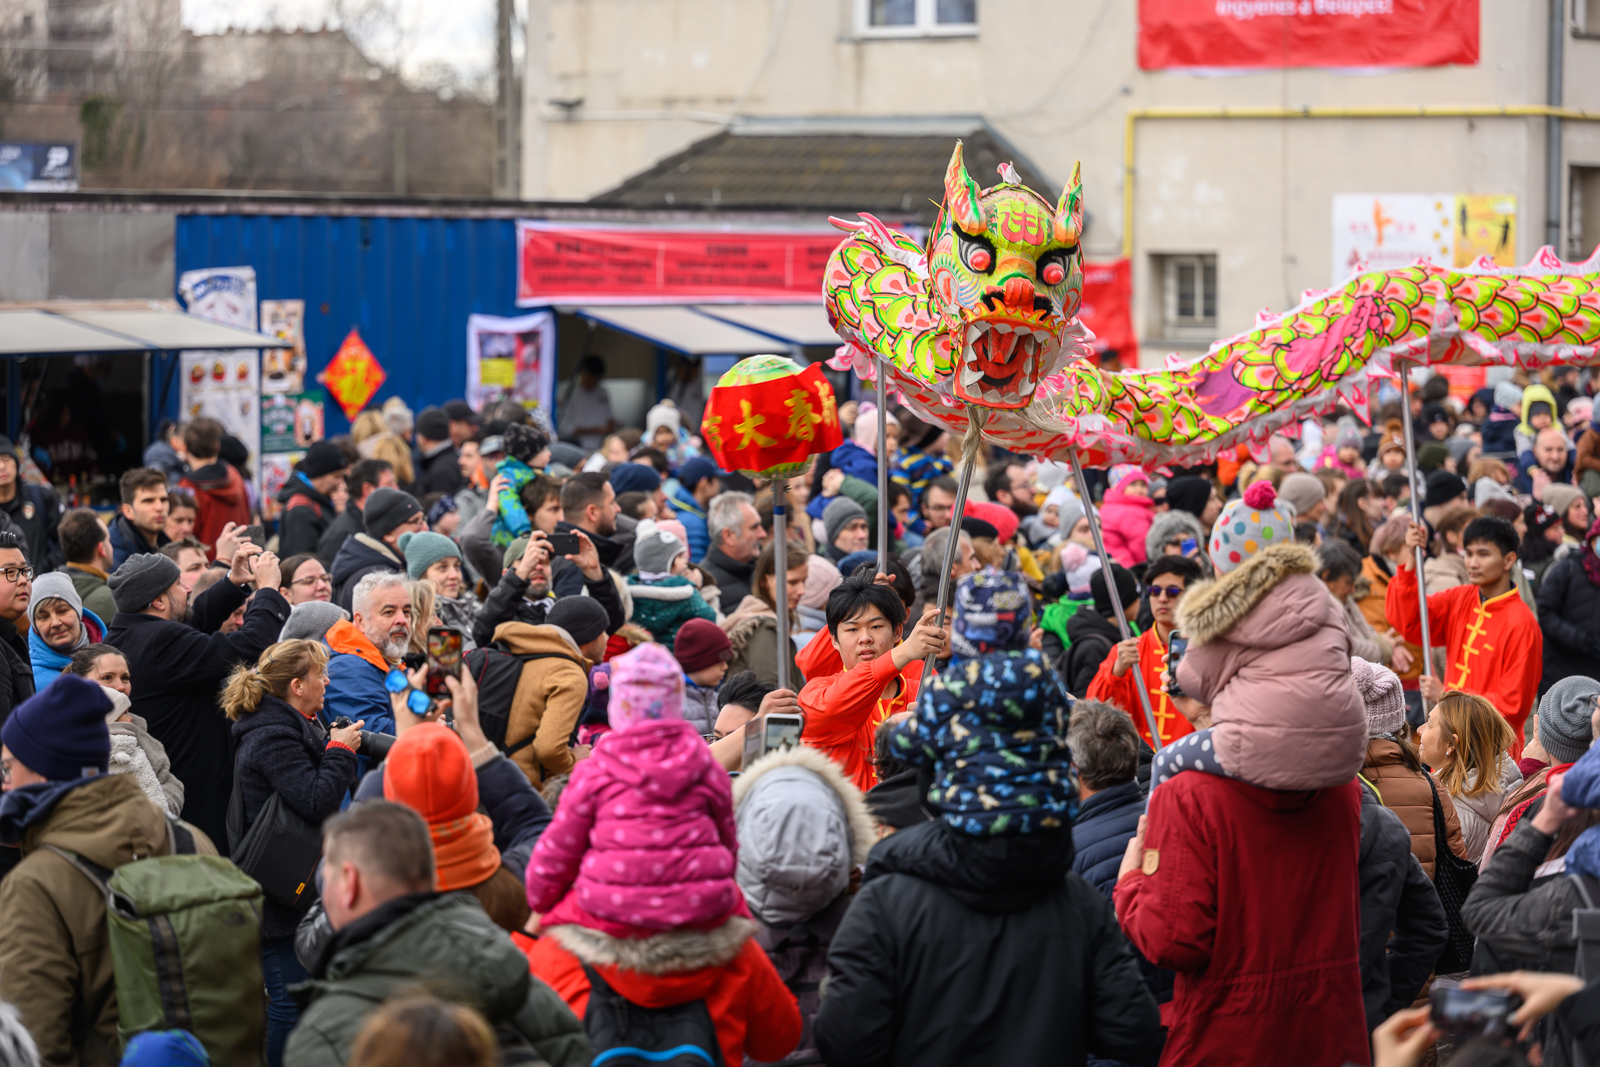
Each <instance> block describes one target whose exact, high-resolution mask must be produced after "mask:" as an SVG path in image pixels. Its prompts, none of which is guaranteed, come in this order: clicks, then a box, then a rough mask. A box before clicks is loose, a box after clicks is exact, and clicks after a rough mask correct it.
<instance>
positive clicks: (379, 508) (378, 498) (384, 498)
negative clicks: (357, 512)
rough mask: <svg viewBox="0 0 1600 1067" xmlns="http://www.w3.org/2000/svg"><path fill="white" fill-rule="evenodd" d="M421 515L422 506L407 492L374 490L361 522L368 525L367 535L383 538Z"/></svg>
mask: <svg viewBox="0 0 1600 1067" xmlns="http://www.w3.org/2000/svg"><path fill="white" fill-rule="evenodd" d="M420 514H422V505H421V504H419V503H417V498H416V497H414V496H412V495H411V494H410V493H408V492H406V491H405V490H403V489H374V490H373V491H372V495H371V496H369V497H367V503H366V506H364V507H363V508H362V509H361V521H362V522H364V523H366V525H367V533H369V534H371V535H372V536H373V537H382V536H383V535H384V534H386V533H389V532H390V531H392V530H393V529H394V528H395V527H396V526H399V525H400V524H401V523H402V522H405V521H406V520H407V519H409V518H411V516H413V515H420Z"/></svg>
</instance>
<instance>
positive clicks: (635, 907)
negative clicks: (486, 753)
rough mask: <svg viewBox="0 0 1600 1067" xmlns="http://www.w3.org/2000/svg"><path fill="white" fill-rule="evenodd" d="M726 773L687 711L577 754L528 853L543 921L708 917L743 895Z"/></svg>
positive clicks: (610, 927) (706, 922)
mask: <svg viewBox="0 0 1600 1067" xmlns="http://www.w3.org/2000/svg"><path fill="white" fill-rule="evenodd" d="M738 847H739V845H738V830H737V827H736V825H735V823H734V819H733V791H732V789H731V788H730V787H729V785H728V773H727V772H726V771H724V770H723V769H722V768H721V767H720V766H718V765H717V763H716V761H715V760H713V759H712V758H711V750H710V749H709V748H707V747H706V743H705V742H704V741H703V740H701V739H700V735H699V734H697V733H695V730H694V727H693V726H691V725H689V724H688V723H686V722H684V721H683V720H681V719H662V720H657V721H648V722H639V723H635V724H633V725H630V726H629V727H628V728H627V729H625V730H617V731H614V732H612V733H610V734H608V735H606V736H605V737H604V738H603V739H601V741H600V743H599V744H598V745H597V746H596V747H595V749H594V752H593V754H592V755H590V757H589V758H588V759H585V760H579V761H578V764H577V766H576V767H574V768H573V770H572V778H571V780H570V781H569V782H568V783H567V787H566V789H564V790H563V791H562V793H561V802H560V803H559V804H558V805H557V806H556V815H555V818H554V819H553V820H552V821H551V823H550V826H549V827H548V828H547V829H546V830H545V832H544V835H543V836H542V837H540V838H539V843H538V845H536V846H535V847H534V850H533V858H532V859H531V860H530V861H529V863H528V872H527V879H526V880H527V886H528V906H529V907H531V908H532V909H533V910H534V911H536V912H540V913H542V914H543V915H544V919H543V924H544V925H545V926H547V927H548V926H559V925H561V924H563V923H576V924H577V925H579V926H586V927H589V928H590V929H594V930H600V931H602V932H604V933H607V934H610V935H611V936H612V937H632V938H645V937H652V936H654V935H656V934H659V933H661V932H662V931H664V930H673V929H677V928H680V927H692V928H696V929H706V928H710V927H714V926H717V925H719V924H721V923H723V922H725V921H726V920H727V919H728V917H729V916H730V915H732V914H733V913H734V912H735V909H736V908H737V907H738V906H739V901H740V896H739V887H738V885H737V884H736V883H735V882H734V880H733V872H734V867H735V860H736V858H737V852H738Z"/></svg>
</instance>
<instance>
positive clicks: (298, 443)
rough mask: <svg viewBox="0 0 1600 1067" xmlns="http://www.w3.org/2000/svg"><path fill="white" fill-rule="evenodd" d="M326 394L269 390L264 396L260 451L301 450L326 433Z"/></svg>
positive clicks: (314, 391) (262, 399)
mask: <svg viewBox="0 0 1600 1067" xmlns="http://www.w3.org/2000/svg"><path fill="white" fill-rule="evenodd" d="M323 404H324V400H323V395H322V392H321V391H320V390H313V391H311V392H309V393H296V394H294V395H290V394H288V393H266V394H264V395H263V396H262V397H261V451H262V452H267V453H270V452H302V451H304V450H305V449H307V448H310V447H311V445H313V444H314V443H316V442H317V441H320V440H322V437H323Z"/></svg>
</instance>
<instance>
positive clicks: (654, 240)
mask: <svg viewBox="0 0 1600 1067" xmlns="http://www.w3.org/2000/svg"><path fill="white" fill-rule="evenodd" d="M843 239H844V235H843V234H841V233H839V232H837V231H833V232H829V233H821V232H813V231H805V232H792V231H791V232H783V231H747V232H723V231H699V232H682V231H678V232H674V231H667V230H652V229H648V228H644V227H622V226H619V227H608V228H602V227H598V226H594V227H575V226H566V225H560V224H549V223H543V222H534V221H531V220H528V219H518V220H517V306H518V307H537V306H539V305H542V304H553V303H557V302H561V303H567V302H582V303H587V304H657V303H663V302H666V303H677V302H687V301H700V302H703V303H732V302H741V303H742V302H744V301H748V300H758V301H767V302H769V303H775V302H780V301H799V302H804V303H815V302H816V301H817V296H818V294H819V293H821V291H822V271H823V268H824V267H825V266H826V265H827V262H828V256H830V255H831V254H832V253H833V250H834V249H835V248H836V247H838V245H839V242H840V241H842V240H843Z"/></svg>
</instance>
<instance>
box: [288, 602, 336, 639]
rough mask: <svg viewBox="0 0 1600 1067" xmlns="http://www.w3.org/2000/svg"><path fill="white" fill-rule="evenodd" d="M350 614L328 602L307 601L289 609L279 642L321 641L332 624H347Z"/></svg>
mask: <svg viewBox="0 0 1600 1067" xmlns="http://www.w3.org/2000/svg"><path fill="white" fill-rule="evenodd" d="M349 621H350V613H349V612H348V611H346V610H344V609H343V608H341V607H340V606H339V605H337V604H335V603H333V602H332V601H328V600H307V601H304V602H303V603H300V604H296V605H295V606H294V607H292V608H290V609H289V618H288V619H287V620H285V622H284V624H283V629H282V630H281V631H279V633H278V640H279V641H294V640H297V639H299V640H305V641H321V640H322V639H323V637H325V636H326V635H327V633H328V631H329V630H331V629H332V628H333V625H334V623H338V622H349Z"/></svg>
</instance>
